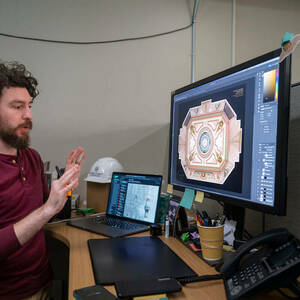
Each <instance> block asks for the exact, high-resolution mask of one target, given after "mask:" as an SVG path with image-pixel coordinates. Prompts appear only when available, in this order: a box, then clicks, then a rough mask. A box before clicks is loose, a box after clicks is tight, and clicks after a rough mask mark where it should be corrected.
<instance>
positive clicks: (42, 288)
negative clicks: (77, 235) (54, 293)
mask: <svg viewBox="0 0 300 300" xmlns="http://www.w3.org/2000/svg"><path fill="white" fill-rule="evenodd" d="M37 95H38V90H37V80H36V79H35V78H34V77H33V76H32V75H31V74H30V73H29V72H28V71H27V70H26V68H25V66H24V65H21V64H18V63H8V64H4V63H2V64H0V299H1V300H2V299H5V300H10V299H13V300H17V299H27V298H28V299H49V293H48V289H49V286H50V284H51V276H52V274H51V269H50V266H49V258H48V253H47V249H46V244H45V237H44V233H43V230H42V226H43V225H44V224H46V223H47V222H48V221H49V220H50V219H51V218H52V217H53V216H55V215H56V214H57V213H58V212H59V211H60V210H61V209H62V208H63V207H64V204H65V202H66V198H67V197H66V194H67V193H68V191H69V190H71V189H74V188H76V187H77V185H78V177H79V172H80V166H81V164H82V163H83V160H84V153H83V149H82V148H81V147H79V148H77V149H76V150H73V151H71V152H70V154H69V155H68V157H67V162H66V168H65V173H64V175H63V176H62V177H60V179H58V180H56V181H54V182H53V184H52V188H51V191H50V193H49V190H48V186H47V183H46V179H45V176H44V170H43V162H42V160H41V158H40V155H39V154H38V153H37V152H36V151H35V150H33V149H31V148H29V143H30V139H29V131H30V130H31V128H32V118H33V117H32V112H31V106H32V103H33V100H34V98H35V97H36V96H37Z"/></svg>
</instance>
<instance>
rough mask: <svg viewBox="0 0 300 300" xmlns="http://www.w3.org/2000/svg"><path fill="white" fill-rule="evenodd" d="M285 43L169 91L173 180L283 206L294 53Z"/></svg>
mask: <svg viewBox="0 0 300 300" xmlns="http://www.w3.org/2000/svg"><path fill="white" fill-rule="evenodd" d="M280 53H281V49H278V50H275V51H272V52H269V53H267V54H265V55H262V56H259V57H257V58H255V59H252V60H250V61H247V62H245V63H242V64H240V65H237V66H234V67H232V68H230V69H227V70H225V71H223V72H220V73H218V74H215V75H213V76H210V77H208V78H205V79H202V80H200V81H197V82H195V83H193V84H190V85H188V86H185V87H183V88H180V89H177V90H175V91H174V92H172V102H171V126H170V156H169V183H170V184H173V186H174V188H175V189H178V190H183V189H184V188H191V189H195V190H200V191H203V192H205V196H206V197H208V198H213V199H215V200H220V201H222V202H223V203H224V204H230V205H233V207H241V208H251V209H255V210H259V211H262V212H266V213H271V214H277V215H284V214H285V213H286V189H287V144H288V126H289V93H290V72H291V57H288V58H286V59H285V60H284V61H283V62H281V63H280V64H279V56H280Z"/></svg>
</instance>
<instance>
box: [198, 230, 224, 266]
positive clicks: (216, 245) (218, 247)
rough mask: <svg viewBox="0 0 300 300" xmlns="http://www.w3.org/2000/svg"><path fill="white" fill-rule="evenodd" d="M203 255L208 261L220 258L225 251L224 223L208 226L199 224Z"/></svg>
mask: <svg viewBox="0 0 300 300" xmlns="http://www.w3.org/2000/svg"><path fill="white" fill-rule="evenodd" d="M198 232H199V236H200V244H201V249H202V257H203V258H204V259H205V260H208V261H214V260H220V259H221V258H222V253H223V238H224V225H220V226H215V227H208V226H201V225H198Z"/></svg>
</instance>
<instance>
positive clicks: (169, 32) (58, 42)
mask: <svg viewBox="0 0 300 300" xmlns="http://www.w3.org/2000/svg"><path fill="white" fill-rule="evenodd" d="M192 25H193V23H191V24H189V25H187V26H185V27H182V28H178V29H174V30H171V31H167V32H162V33H156V34H152V35H146V36H141V37H133V38H126V39H118V40H107V41H98V42H72V41H57V40H48V39H40V38H31V37H25V36H18V35H13V34H6V33H0V36H4V37H9V38H14V39H23V40H30V41H38V42H46V43H56V44H71V45H95V44H109V43H118V42H126V41H134V40H142V39H148V38H154V37H158V36H162V35H167V34H171V33H174V32H178V31H182V30H185V29H188V28H190V27H191V26H192Z"/></svg>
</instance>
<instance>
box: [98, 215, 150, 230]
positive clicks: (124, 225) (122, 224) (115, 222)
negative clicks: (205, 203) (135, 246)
mask: <svg viewBox="0 0 300 300" xmlns="http://www.w3.org/2000/svg"><path fill="white" fill-rule="evenodd" d="M92 220H93V222H95V223H97V224H106V225H109V226H111V227H114V228H119V229H126V230H133V229H139V228H144V227H145V225H143V224H137V223H132V222H128V221H125V220H119V219H115V218H110V217H101V218H95V219H92Z"/></svg>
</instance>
